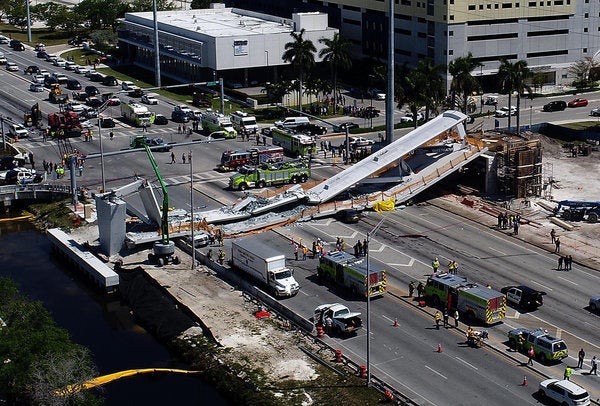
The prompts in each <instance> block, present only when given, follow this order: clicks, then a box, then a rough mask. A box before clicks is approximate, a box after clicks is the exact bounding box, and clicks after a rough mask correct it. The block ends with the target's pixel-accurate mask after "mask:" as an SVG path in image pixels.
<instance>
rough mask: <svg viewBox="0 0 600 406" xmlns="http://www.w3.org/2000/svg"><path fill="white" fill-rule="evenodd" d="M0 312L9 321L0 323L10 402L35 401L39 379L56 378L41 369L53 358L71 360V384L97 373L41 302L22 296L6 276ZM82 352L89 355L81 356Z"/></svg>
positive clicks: (0, 356) (0, 379)
mask: <svg viewBox="0 0 600 406" xmlns="http://www.w3.org/2000/svg"><path fill="white" fill-rule="evenodd" d="M0 314H1V315H2V319H3V320H4V322H5V324H6V325H2V326H0V360H1V362H0V388H3V394H4V395H6V396H7V397H8V399H9V403H11V402H13V403H14V402H15V401H18V402H17V403H21V404H32V403H34V399H33V397H32V395H33V393H32V388H34V387H35V386H36V385H37V384H38V383H39V382H38V381H39V380H40V379H41V380H46V381H52V380H53V379H55V377H52V376H44V373H43V371H44V369H43V368H40V365H43V364H44V360H47V359H50V358H52V359H64V360H70V361H69V365H71V367H72V368H73V371H71V373H70V375H69V379H73V380H72V382H71V383H79V382H83V381H85V380H87V379H90V378H92V377H93V376H94V371H95V370H94V369H93V367H92V366H93V363H92V361H91V357H90V356H89V354H87V352H85V351H84V350H83V349H81V347H79V346H77V345H74V344H72V343H71V342H70V339H69V334H68V333H67V331H66V330H63V329H61V328H59V327H57V326H56V325H55V323H54V321H53V320H52V318H51V316H50V314H49V313H48V311H46V309H44V307H43V306H42V304H41V303H40V302H29V301H27V300H26V299H25V298H23V297H21V296H19V294H18V290H17V288H16V285H15V284H14V282H12V281H11V280H9V279H7V278H0ZM72 351H76V352H72ZM83 352H85V354H87V355H81V354H82V353H83ZM75 354H78V355H77V356H74V355H75ZM75 367H77V368H75ZM46 371H47V372H50V371H49V370H48V369H46ZM53 389H58V388H53ZM86 396H92V395H91V394H87V395H86ZM92 398H93V396H92V397H91V398H90V399H92ZM55 403H56V402H42V403H37V404H55Z"/></svg>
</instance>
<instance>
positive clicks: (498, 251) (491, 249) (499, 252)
mask: <svg viewBox="0 0 600 406" xmlns="http://www.w3.org/2000/svg"><path fill="white" fill-rule="evenodd" d="M488 249H489V250H490V251H496V252H497V253H498V254H500V255H507V254H506V253H505V252H504V251H500V250H497V249H495V248H494V247H488Z"/></svg>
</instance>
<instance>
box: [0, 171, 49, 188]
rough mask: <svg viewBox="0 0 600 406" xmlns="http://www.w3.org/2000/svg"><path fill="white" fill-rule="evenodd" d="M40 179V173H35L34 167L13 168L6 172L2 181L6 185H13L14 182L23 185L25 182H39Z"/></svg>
mask: <svg viewBox="0 0 600 406" xmlns="http://www.w3.org/2000/svg"><path fill="white" fill-rule="evenodd" d="M42 179H43V177H42V175H41V174H39V173H36V171H35V169H29V168H14V169H11V170H10V171H8V172H6V176H5V177H4V183H6V184H7V185H14V184H16V183H20V184H21V185H23V184H26V183H39V182H41V181H42Z"/></svg>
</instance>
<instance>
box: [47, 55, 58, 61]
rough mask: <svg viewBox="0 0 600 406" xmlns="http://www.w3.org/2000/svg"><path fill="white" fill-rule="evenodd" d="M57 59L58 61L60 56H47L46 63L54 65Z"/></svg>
mask: <svg viewBox="0 0 600 406" xmlns="http://www.w3.org/2000/svg"><path fill="white" fill-rule="evenodd" d="M55 59H58V56H56V55H54V54H48V53H47V54H46V62H50V63H53V62H54V60H55Z"/></svg>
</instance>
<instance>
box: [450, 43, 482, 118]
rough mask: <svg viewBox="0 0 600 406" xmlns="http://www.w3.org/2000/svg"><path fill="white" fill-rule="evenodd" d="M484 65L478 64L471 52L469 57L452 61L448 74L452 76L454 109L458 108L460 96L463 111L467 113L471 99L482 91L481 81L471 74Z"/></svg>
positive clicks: (451, 87) (451, 89)
mask: <svg viewBox="0 0 600 406" xmlns="http://www.w3.org/2000/svg"><path fill="white" fill-rule="evenodd" d="M481 66H482V64H481V63H480V62H477V61H476V60H475V59H474V58H473V55H472V54H471V53H470V52H469V53H468V54H467V56H461V57H458V58H456V59H455V60H453V61H451V62H450V64H449V65H448V73H450V75H451V76H452V82H451V83H450V93H451V96H452V108H453V109H454V108H456V98H457V95H460V97H461V98H462V108H461V109H462V111H463V112H464V113H465V114H466V113H467V104H468V102H469V97H470V96H471V95H472V94H473V92H475V91H479V90H480V89H481V84H480V83H479V81H478V80H477V79H476V78H475V77H474V76H473V75H472V74H471V73H472V72H473V71H474V70H475V69H476V68H479V67H481Z"/></svg>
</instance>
